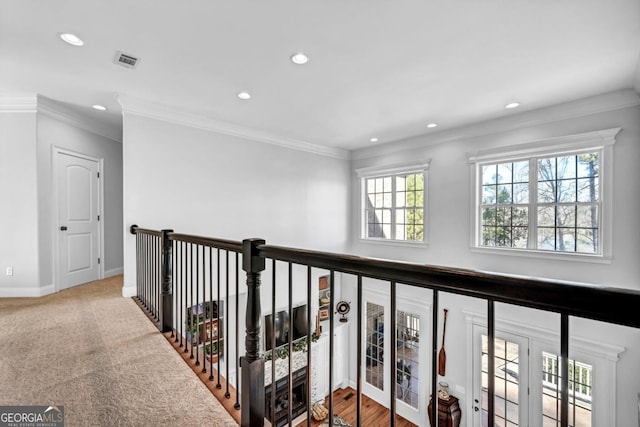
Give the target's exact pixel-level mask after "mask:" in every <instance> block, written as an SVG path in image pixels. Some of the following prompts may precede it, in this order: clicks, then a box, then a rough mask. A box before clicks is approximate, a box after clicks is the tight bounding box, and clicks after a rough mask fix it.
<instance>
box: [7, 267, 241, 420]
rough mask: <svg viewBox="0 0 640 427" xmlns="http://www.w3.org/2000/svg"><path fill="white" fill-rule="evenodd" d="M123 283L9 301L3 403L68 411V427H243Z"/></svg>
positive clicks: (117, 281) (91, 285)
mask: <svg viewBox="0 0 640 427" xmlns="http://www.w3.org/2000/svg"><path fill="white" fill-rule="evenodd" d="M121 290H122V276H117V277H114V278H110V279H106V280H101V281H98V282H92V283H89V284H86V285H82V286H77V287H75V288H71V289H67V290H64V291H62V292H58V293H56V294H52V295H48V296H44V297H40V298H0V343H1V345H0V405H3V406H4V405H63V406H64V412H65V426H67V427H74V426H79V427H89V426H109V427H111V426H178V425H180V426H185V425H207V426H237V423H236V422H235V421H234V420H233V418H232V417H231V416H230V415H229V414H228V413H227V411H226V410H225V409H224V408H223V407H222V405H221V404H220V403H219V402H218V401H217V400H216V398H215V397H214V396H213V395H212V394H211V393H210V392H209V391H208V390H207V388H206V387H205V385H204V384H202V382H201V381H200V380H199V379H198V378H197V377H196V375H194V373H193V371H192V370H191V369H190V368H189V367H188V366H187V365H186V364H185V363H184V361H183V360H182V358H181V357H180V355H179V354H177V353H176V351H175V350H174V349H173V348H172V347H171V345H170V344H169V343H168V342H167V340H166V339H165V337H164V336H163V335H162V334H160V332H159V331H158V330H157V328H156V327H155V326H154V325H153V324H152V323H151V322H150V321H149V320H148V319H147V316H146V315H145V314H144V313H143V312H142V311H141V310H140V309H139V308H138V306H137V305H136V304H135V303H134V302H133V301H132V300H131V299H129V298H123V297H122V296H121Z"/></svg>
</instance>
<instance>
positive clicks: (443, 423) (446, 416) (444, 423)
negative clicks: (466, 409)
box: [427, 396, 462, 427]
mask: <svg viewBox="0 0 640 427" xmlns="http://www.w3.org/2000/svg"><path fill="white" fill-rule="evenodd" d="M427 410H428V412H429V424H431V425H432V426H433V420H432V419H431V399H429V407H428V409H427ZM461 417H462V411H461V410H460V405H459V404H458V398H456V397H453V396H449V399H447V400H444V399H440V398H438V427H459V426H460V418H461Z"/></svg>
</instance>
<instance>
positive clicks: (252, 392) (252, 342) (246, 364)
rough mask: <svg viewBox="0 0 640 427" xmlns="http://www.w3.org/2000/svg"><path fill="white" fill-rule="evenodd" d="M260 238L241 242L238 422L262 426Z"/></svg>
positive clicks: (249, 426) (262, 370)
mask: <svg viewBox="0 0 640 427" xmlns="http://www.w3.org/2000/svg"><path fill="white" fill-rule="evenodd" d="M264 244H265V241H264V240H261V239H246V240H243V242H242V247H243V252H242V269H243V270H244V271H246V273H247V288H248V289H247V316H246V327H247V331H246V338H245V347H246V353H245V356H244V357H241V358H240V365H241V367H242V384H241V388H240V391H241V395H240V396H241V399H242V403H241V408H242V414H241V417H240V425H241V426H242V427H256V426H264V358H263V357H260V323H261V318H262V309H261V307H260V273H261V272H262V271H263V270H264V268H265V261H264V258H261V257H260V256H258V249H257V248H258V246H259V245H264Z"/></svg>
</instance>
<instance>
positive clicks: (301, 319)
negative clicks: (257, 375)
mask: <svg viewBox="0 0 640 427" xmlns="http://www.w3.org/2000/svg"><path fill="white" fill-rule="evenodd" d="M291 318H292V319H293V321H291V319H290V317H289V312H288V311H287V310H282V311H279V312H277V313H276V315H275V328H274V327H273V326H274V325H273V315H271V314H268V315H266V316H265V317H264V348H265V351H269V350H271V341H272V339H273V337H275V339H276V348H278V347H280V346H283V345H286V344H288V343H289V338H290V336H291V335H293V341H296V340H299V339H300V338H303V337H306V336H307V330H308V329H309V325H308V323H307V306H306V305H300V306H298V307H294V308H293V310H292V312H291Z"/></svg>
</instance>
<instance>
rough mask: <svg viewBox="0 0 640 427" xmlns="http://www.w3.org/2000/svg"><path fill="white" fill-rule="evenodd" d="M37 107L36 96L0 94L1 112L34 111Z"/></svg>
mask: <svg viewBox="0 0 640 427" xmlns="http://www.w3.org/2000/svg"><path fill="white" fill-rule="evenodd" d="M37 109H38V97H37V96H36V95H29V96H0V112H3V113H35V112H37Z"/></svg>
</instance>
